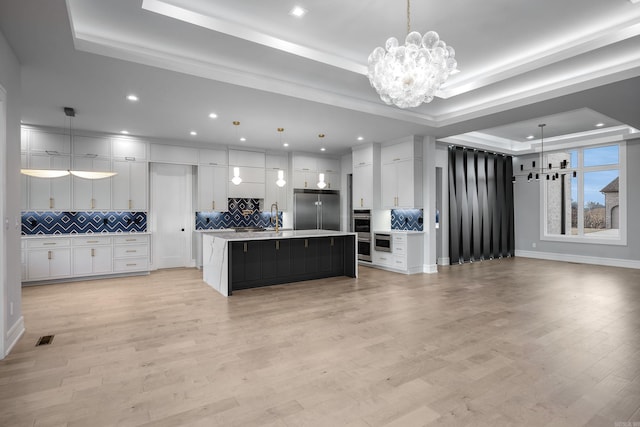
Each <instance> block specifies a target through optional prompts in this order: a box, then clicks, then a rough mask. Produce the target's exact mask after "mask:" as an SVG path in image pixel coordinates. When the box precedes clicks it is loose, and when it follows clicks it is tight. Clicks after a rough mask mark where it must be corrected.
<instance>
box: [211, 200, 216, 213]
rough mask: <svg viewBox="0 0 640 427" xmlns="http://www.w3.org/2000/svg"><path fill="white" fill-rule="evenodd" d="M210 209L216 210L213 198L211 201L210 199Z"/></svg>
mask: <svg viewBox="0 0 640 427" xmlns="http://www.w3.org/2000/svg"><path fill="white" fill-rule="evenodd" d="M211 210H212V211H215V210H216V201H215V200H212V201H211Z"/></svg>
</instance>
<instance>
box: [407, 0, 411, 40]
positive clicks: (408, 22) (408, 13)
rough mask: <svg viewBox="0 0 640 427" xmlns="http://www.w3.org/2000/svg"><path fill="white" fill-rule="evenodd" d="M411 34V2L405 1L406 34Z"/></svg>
mask: <svg viewBox="0 0 640 427" xmlns="http://www.w3.org/2000/svg"><path fill="white" fill-rule="evenodd" d="M410 32H411V0H407V34H409V33H410Z"/></svg>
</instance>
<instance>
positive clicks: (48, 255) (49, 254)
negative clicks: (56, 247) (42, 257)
mask: <svg viewBox="0 0 640 427" xmlns="http://www.w3.org/2000/svg"><path fill="white" fill-rule="evenodd" d="M47 259H51V251H47Z"/></svg>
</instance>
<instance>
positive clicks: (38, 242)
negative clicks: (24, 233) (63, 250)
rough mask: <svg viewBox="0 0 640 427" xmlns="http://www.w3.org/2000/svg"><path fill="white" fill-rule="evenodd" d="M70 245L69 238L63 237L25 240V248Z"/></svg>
mask: <svg viewBox="0 0 640 427" xmlns="http://www.w3.org/2000/svg"><path fill="white" fill-rule="evenodd" d="M68 246H71V240H70V239H69V238H63V239H34V240H28V241H27V248H29V249H34V248H60V247H68Z"/></svg>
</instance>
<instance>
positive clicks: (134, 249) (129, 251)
mask: <svg viewBox="0 0 640 427" xmlns="http://www.w3.org/2000/svg"><path fill="white" fill-rule="evenodd" d="M149 240H150V239H149V235H147V234H137V235H132V234H126V235H108V236H104V235H97V236H91V235H82V236H65V237H55V238H54V237H51V238H46V237H45V238H40V237H37V238H30V237H26V238H23V242H22V245H23V249H22V251H23V253H22V262H23V274H22V281H23V282H37V281H47V280H57V279H66V278H73V277H85V276H101V275H108V274H114V273H128V272H131V273H133V272H144V271H148V270H149Z"/></svg>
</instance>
